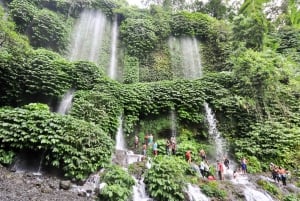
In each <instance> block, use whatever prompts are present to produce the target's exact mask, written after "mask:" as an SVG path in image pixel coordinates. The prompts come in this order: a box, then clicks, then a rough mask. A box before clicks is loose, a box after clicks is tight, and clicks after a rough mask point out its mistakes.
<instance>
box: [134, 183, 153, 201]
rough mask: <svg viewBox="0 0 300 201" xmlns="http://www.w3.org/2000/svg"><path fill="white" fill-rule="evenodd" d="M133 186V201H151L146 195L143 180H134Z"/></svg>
mask: <svg viewBox="0 0 300 201" xmlns="http://www.w3.org/2000/svg"><path fill="white" fill-rule="evenodd" d="M134 180H135V185H134V186H133V197H132V200H133V201H149V200H152V199H151V198H149V196H148V195H147V193H146V190H145V186H146V185H145V183H144V179H143V178H141V179H140V180H137V179H135V178H134Z"/></svg>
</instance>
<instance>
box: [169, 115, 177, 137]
mask: <svg viewBox="0 0 300 201" xmlns="http://www.w3.org/2000/svg"><path fill="white" fill-rule="evenodd" d="M170 121H171V132H172V133H171V136H172V137H176V135H177V129H176V113H175V111H174V110H172V111H171V115H170Z"/></svg>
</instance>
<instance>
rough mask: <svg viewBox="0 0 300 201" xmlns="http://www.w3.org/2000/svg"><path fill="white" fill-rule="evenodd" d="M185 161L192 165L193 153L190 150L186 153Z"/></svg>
mask: <svg viewBox="0 0 300 201" xmlns="http://www.w3.org/2000/svg"><path fill="white" fill-rule="evenodd" d="M185 159H186V161H187V162H188V163H189V164H191V162H192V151H190V150H188V151H186V152H185Z"/></svg>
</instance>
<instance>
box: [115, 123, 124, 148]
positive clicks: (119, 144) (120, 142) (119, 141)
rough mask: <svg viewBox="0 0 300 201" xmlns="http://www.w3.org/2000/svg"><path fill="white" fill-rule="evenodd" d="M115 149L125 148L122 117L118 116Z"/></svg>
mask: <svg viewBox="0 0 300 201" xmlns="http://www.w3.org/2000/svg"><path fill="white" fill-rule="evenodd" d="M116 150H126V146H125V137H124V133H123V119H122V117H119V127H118V131H117V135H116Z"/></svg>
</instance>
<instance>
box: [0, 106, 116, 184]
mask: <svg viewBox="0 0 300 201" xmlns="http://www.w3.org/2000/svg"><path fill="white" fill-rule="evenodd" d="M0 133H1V134H0V141H1V161H4V162H6V163H7V162H9V161H10V158H9V156H10V157H11V156H12V152H11V151H14V152H15V153H16V152H20V151H22V150H33V151H39V150H40V151H41V150H43V151H45V153H46V156H45V161H46V163H48V164H51V165H52V166H55V167H58V168H61V169H62V170H64V172H65V176H67V177H71V178H76V179H78V180H83V179H85V178H86V177H87V176H88V175H89V174H90V173H91V172H94V171H96V170H98V169H99V168H101V167H104V166H106V164H107V163H108V161H109V160H110V156H111V153H112V145H113V144H112V140H111V139H110V138H109V137H108V136H107V134H106V133H105V132H103V131H102V130H101V129H100V128H99V127H97V126H95V124H93V123H89V122H85V121H81V120H78V119H75V118H73V117H71V116H61V115H59V114H53V113H50V111H49V108H48V106H47V105H43V104H29V105H25V106H24V107H22V108H15V109H11V108H1V110H0ZM5 150H10V151H8V152H7V153H6V154H7V155H3V153H4V151H5Z"/></svg>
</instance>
